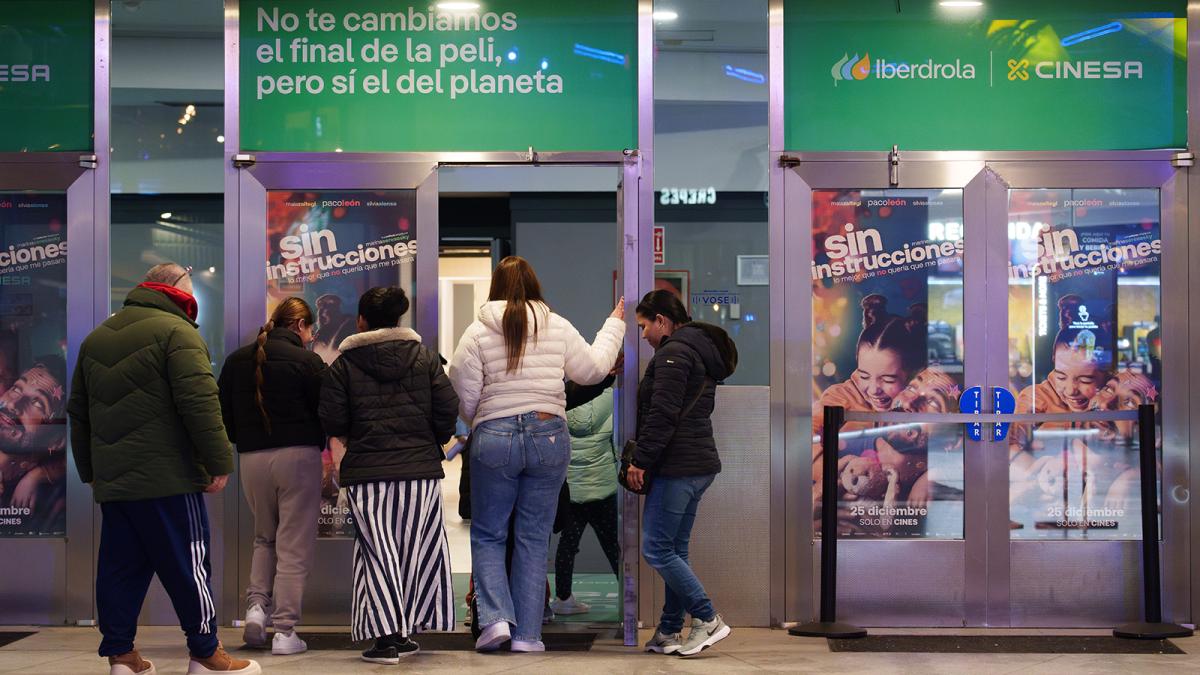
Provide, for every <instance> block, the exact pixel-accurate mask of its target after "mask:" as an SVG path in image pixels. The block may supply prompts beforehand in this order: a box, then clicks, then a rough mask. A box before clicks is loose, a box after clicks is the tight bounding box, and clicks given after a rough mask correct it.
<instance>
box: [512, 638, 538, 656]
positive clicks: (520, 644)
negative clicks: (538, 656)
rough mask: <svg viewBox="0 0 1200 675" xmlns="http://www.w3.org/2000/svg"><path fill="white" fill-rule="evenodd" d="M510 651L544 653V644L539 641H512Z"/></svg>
mask: <svg viewBox="0 0 1200 675" xmlns="http://www.w3.org/2000/svg"><path fill="white" fill-rule="evenodd" d="M510 649H511V650H512V651H514V652H518V653H530V652H544V651H546V644H545V643H544V642H542V641H541V640H513V641H512V646H511V647H510Z"/></svg>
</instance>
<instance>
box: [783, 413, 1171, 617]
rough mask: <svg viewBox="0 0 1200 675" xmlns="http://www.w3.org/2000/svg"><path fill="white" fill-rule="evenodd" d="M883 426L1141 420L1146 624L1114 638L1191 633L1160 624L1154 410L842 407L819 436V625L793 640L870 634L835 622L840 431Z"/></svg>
mask: <svg viewBox="0 0 1200 675" xmlns="http://www.w3.org/2000/svg"><path fill="white" fill-rule="evenodd" d="M848 421H849V422H884V423H892V424H976V423H982V424H1006V423H1016V424H1021V423H1026V424H1039V423H1044V422H1059V421H1061V422H1076V423H1078V422H1115V421H1137V423H1138V455H1139V462H1140V473H1141V476H1140V478H1141V494H1140V497H1141V508H1142V591H1143V597H1144V600H1145V621H1143V622H1139V623H1132V624H1127V625H1123V626H1119V627H1117V628H1115V629H1114V630H1113V635H1115V636H1117V637H1120V638H1131V639H1141V640H1161V639H1165V638H1172V637H1188V636H1190V635H1192V630H1191V629H1189V628H1186V627H1184V626H1180V625H1178V624H1174V623H1163V621H1162V587H1161V583H1162V582H1161V578H1160V573H1159V550H1158V483H1157V477H1158V469H1157V456H1156V455H1157V453H1156V450H1155V420H1154V406H1153V405H1142V406H1138V410H1137V412H1134V411H1132V410H1129V411H1093V412H1084V413H1041V414H1039V413H1030V414H1000V413H947V414H926V413H907V412H859V411H853V412H847V411H846V409H845V408H843V407H841V406H826V407H825V408H824V424H825V426H824V432H823V434H822V436H821V449H822V462H821V486H822V490H821V611H820V617H819V620H817V621H811V622H809V623H805V624H801V625H799V626H796V627H794V628H791V629H789V630H788V633H790V634H791V635H798V636H804V637H824V638H843V639H844V638H861V637H865V636H866V635H867V631H866V629H863V628H860V627H858V626H854V625H852V624H848V623H843V622H839V621H838V620H837V540H838V532H837V505H838V495H837V462H836V461H830V460H831V458H832V459H836V458H837V456H838V448H839V446H840V440H841V429H842V425H843V424H844V423H845V422H848Z"/></svg>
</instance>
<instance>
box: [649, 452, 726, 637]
mask: <svg viewBox="0 0 1200 675" xmlns="http://www.w3.org/2000/svg"><path fill="white" fill-rule="evenodd" d="M716 477H717V476H716V474H712V475H708V476H686V477H682V478H672V477H667V476H655V477H654V479H653V482H651V484H650V494H648V495H646V505H645V507H644V509H643V510H642V556H643V557H644V558H645V559H646V562H647V563H648V564H649V565H650V566H651V567H653V568H654V569H655V570H656V571H657V572H658V573H659V575H661V576H662V578H663V581H664V582H666V586H667V589H666V602H665V603H664V604H663V612H662V619H661V620H659V623H658V629H659V630H660V631H662V632H663V633H664V634H666V635H673V634H675V633H678V632H680V631H682V630H683V616H684V614H685V613H686V614H691V615H692V618H695V619H700V620H701V621H711V620H712V619H713V617H715V616H716V615H717V612H716V610H714V609H713V606H712V601H711V600H709V599H708V594H707V593H705V592H704V585H703V584H701V583H700V580H699V579H698V578H696V573H695V572H693V571H692V568H691V566H690V565H689V564H688V542H689V541H690V540H691V538H692V525H693V524H695V522H696V509H697V507H699V506H700V498H701V497H703V496H704V491H705V490H707V489H708V486H709V485H712V482H713V479H714V478H716Z"/></svg>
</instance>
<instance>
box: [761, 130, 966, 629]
mask: <svg viewBox="0 0 1200 675" xmlns="http://www.w3.org/2000/svg"><path fill="white" fill-rule="evenodd" d="M786 161H787V163H788V165H789V168H785V169H784V177H783V195H782V196H783V199H782V201H783V217H784V221H785V223H786V225H787V226H786V229H785V244H784V253H783V256H784V258H785V259H786V260H787V261H788V263H789V264H788V265H786V266H785V265H781V264H773V265H772V269H777V268H779V269H786V272H785V274H784V276H785V278H784V283H783V286H784V289H785V300H784V306H785V307H787V311H786V316H785V318H784V322H785V330H784V347H783V350H782V352H783V353H782V354H781V355H780V356H778V357H776V356H775V354H773V355H772V356H773V357H774V358H782V360H783V363H784V364H786V365H785V368H786V378H785V379H784V382H783V388H784V389H785V391H786V396H784V409H785V410H786V412H783V411H781V410H780V409H779V407H777V406H772V426H773V427H775V426H776V425H780V426H782V427H783V432H784V433H783V436H784V445H785V448H786V449H785V473H786V475H787V485H786V488H785V490H786V493H785V494H786V495H787V496H786V503H787V508H786V509H785V513H786V515H787V517H788V518H789V519H791V520H792V521H793V522H792V524H791V525H790V526H788V527H786V531H787V537H788V541H787V551H788V553H789V554H790V555H789V556H788V557H790V559H791V561H790V562H787V563H785V565H786V568H787V572H788V573H789V581H790V582H791V583H790V584H788V586H787V589H788V600H789V601H791V600H793V598H796V596H798V598H796V599H797V600H798V602H799V604H798V606H797V607H796V611H797V613H795V614H790V615H789V616H788V617H787V618H788V619H791V620H805V619H806V618H807V616H808V615H809V614H810V613H811V612H812V611H813V610H814V608H815V606H816V605H815V601H816V600H817V598H819V587H818V583H819V578H820V575H819V574H816V570H817V569H818V567H819V563H818V561H819V557H818V556H819V554H820V544H819V543H818V542H815V541H814V531H813V520H812V516H811V513H812V511H811V507H810V506H809V505H810V504H811V503H812V485H811V481H810V480H808V479H807V477H808V476H810V475H811V473H810V472H811V467H812V384H813V382H812V372H811V365H810V364H811V363H812V290H811V281H810V278H809V275H808V273H807V272H808V270H809V263H810V261H811V260H812V257H813V251H812V207H811V205H812V193H813V190H821V189H833V188H861V189H871V190H875V189H878V190H884V189H961V190H962V191H963V225H964V228H965V230H964V244H965V247H966V248H965V250H964V253H963V256H964V261H975V260H979V261H981V262H980V263H978V264H972V263H971V262H966V263H965V264H964V274H963V286H964V292H965V293H969V291H966V290H965V289H967V288H971V287H982V283H983V281H984V267H983V265H982V260H983V259H984V257H985V256H986V250H985V249H984V248H983V243H984V242H983V237H982V236H981V235H982V228H983V219H982V215H983V203H984V198H985V187H984V178H985V173H984V162H983V161H982V159H981V158H979V157H975V156H968V157H963V158H961V159H955V160H951V161H944V162H909V163H905V164H904V165H903V167H902V169H901V173H900V176H901V177H902V180H901V183H900V185H892V184H891V180H890V165H889V163H888V161H887V159H886V156H885V158H884V160H883V161H866V160H865V159H864V160H862V161H845V158H844V157H842V156H834V157H830V155H829V154H828V153H826V154H821V155H803V156H798V157H795V158H788V159H787V160H786ZM772 250H778V249H777V248H776V247H775V246H772ZM776 260H778V259H776ZM773 262H774V261H773ZM981 312H982V307H981V305H980V304H979V303H972V302H969V301H967V300H966V298H964V303H963V313H964V317H963V326H964V336H963V340H964V361H963V368H964V372H963V377H964V380H965V381H967V382H974V381H977V380H978V381H981V380H982V378H983V374H984V370H983V362H982V356H981V355H982V353H983V349H982V344H983V339H984V328H985V327H984V323H983V320H982V316H981ZM777 370H778V369H777V368H775V367H773V368H772V373H773V374H774V373H776V372H777ZM777 386H778V385H777V383H776V381H775V380H774V378H773V381H772V390H773V397H774V396H776V395H777V394H776V393H775V391H774V390H775V389H776V387H777ZM781 414H782V415H785V418H784V419H783V420H779V419H777V418H778V417H779V416H780V415H781ZM981 445H982V443H976V442H972V441H969V440H968V441H966V442H965V445H964V449H963V474H964V476H963V477H964V481H965V482H966V483H967V484H977V483H979V482H980V481H982V480H983V479H984V477H985V476H986V473H985V467H984V466H983V464H982V462H981V459H982V457H983V455H982V453H981V452H980V449H981V448H980V447H979V446H981ZM982 497H983V494H982V491H968V492H967V493H966V495H965V503H964V523H963V530H964V538H963V539H961V540H929V541H925V540H905V541H900V540H898V541H890V542H886V543H887V544H888V545H887V546H880V544H881V543H883V542H877V541H853V540H843V541H841V542H839V549H840V551H841V552H842V554H841V555H842V558H843V559H844V560H856V561H869V560H872V559H873V558H879V560H878V562H879V564H880V565H900V566H901V567H903V566H904V565H905V564H906V563H909V564H911V565H924V566H926V568H927V569H932V568H933V567H934V566H937V567H939V568H943V569H944V571H945V572H946V573H948V574H961V575H963V576H962V584H961V588H955V587H954V586H955V585H954V584H952V583H951V584H947V583H946V580H945V578H944V577H939V576H938V575H937V574H931V575H929V577H930V578H928V579H926V580H925V582H924V583H927V584H928V587H927V588H924V587H921V583H922V582H920V581H919V580H918V581H915V582H914V583H910V584H907V585H906V588H905V589H903V590H904V591H905V592H907V593H911V594H912V595H911V597H909V598H908V600H909V601H910V602H904V603H899V605H900V608H901V609H902V610H903V611H901V612H899V613H894V614H887V613H884V614H881V615H879V616H871V617H866V618H865V619H864V618H860V617H856V619H857V620H860V621H864V620H865V621H867V622H868V623H869V624H870V625H880V624H884V625H887V624H894V625H911V623H912V621H913V618H912V616H913V614H912V613H913V612H914V611H919V610H920V609H921V608H922V605H923V604H924V603H922V602H921V600H922V599H924V600H925V602H926V603H927V605H926V606H925V607H924V610H925V611H927V612H931V613H932V615H929V616H928V624H929V625H933V626H947V627H952V626H961V625H963V624H964V622H966V623H973V622H977V621H979V622H981V620H980V619H976V618H975V617H977V616H979V615H981V614H982V612H983V610H984V607H985V606H986V596H985V595H984V593H985V591H986V578H985V577H984V576H983V571H984V569H985V568H984V567H983V565H982V564H981V563H982V561H983V560H984V559H985V558H986V551H987V549H986V542H985V541H984V540H983V538H982V537H980V536H973V533H976V532H983V531H985V528H984V527H983V522H982V520H981V518H982V517H984V516H985V514H986V511H985V510H984V505H983V503H982V501H981V500H982ZM793 514H795V515H793ZM793 575H794V576H793ZM843 576H844V575H843ZM793 579H794V580H793Z"/></svg>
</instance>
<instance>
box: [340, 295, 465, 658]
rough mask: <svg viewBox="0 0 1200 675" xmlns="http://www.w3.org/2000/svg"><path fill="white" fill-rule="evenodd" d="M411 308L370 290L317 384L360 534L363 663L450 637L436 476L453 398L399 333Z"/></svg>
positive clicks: (356, 620) (357, 632) (454, 413)
mask: <svg viewBox="0 0 1200 675" xmlns="http://www.w3.org/2000/svg"><path fill="white" fill-rule="evenodd" d="M407 309H408V298H407V297H405V295H404V291H402V290H401V289H399V288H373V289H371V290H369V291H367V292H366V294H364V295H363V297H362V298H361V299H360V300H359V302H358V315H359V316H358V328H359V331H361V332H359V333H358V334H356V335H352V336H350V337H348V338H346V340H345V341H344V342H342V344H341V348H340V349H341V352H342V354H341V356H339V357H338V359H337V360H336V361H334V362H333V365H331V366H330V367H329V370H327V371H326V372H325V377H324V380H323V381H322V383H321V405H320V408H319V410H320V416H321V425H322V426H323V427H324V428H325V432H326V433H327V434H329V435H330V436H339V437H342V436H344V437H345V438H346V455H345V457H343V458H342V460H341V463H340V467H339V474H340V478H341V480H340V483H341V484H342V485H345V486H347V492H348V496H349V498H350V510H351V512H352V515H353V517H354V521H355V524H356V525H357V530H358V534H357V535H356V537H355V540H354V598H353V603H354V607H353V610H352V623H353V625H352V635H353V637H354V639H355V640H366V639H371V638H374V640H375V646H374V647H372V648H371V649H368V650H367V651H365V652H363V654H362V658H363V660H364V661H369V662H371V663H399V661H400V657H402V656H408V655H410V654H415V653H416V652H417V651H419V650H420V647H418V646H417V643H416V642H413V641H412V640H411V639H409V638H410V636H411V635H413V634H414V633H418V632H420V631H422V630H443V631H448V630H453V628H454V593H453V591H452V589H451V585H450V550H449V545H448V544H447V542H446V530H445V527H444V526H443V524H442V491H441V479H442V477H443V476H444V475H445V474H444V473H443V471H442V459H443V457H444V456H443V454H442V446H443V445H444V444H445V443H446V442H447V441H449V440H450V437H451V436H452V435H453V434H454V422H455V420H456V419H457V417H458V397H457V396H456V395H455V394H454V387H453V386H451V384H450V380H449V378H447V377H446V373H445V371H444V370H442V364H441V360H440V359H439V358H438V356H437V354H435V353H433V352H431V351H429V350H428V349H426V348H425V347H422V346H421V336H419V335H417V334H416V333H414V332H413V331H412V330H410V329H408V328H398V327H396V325H397V323H399V320H400V316H401V315H402V314H404V312H405V311H406V310H407Z"/></svg>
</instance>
